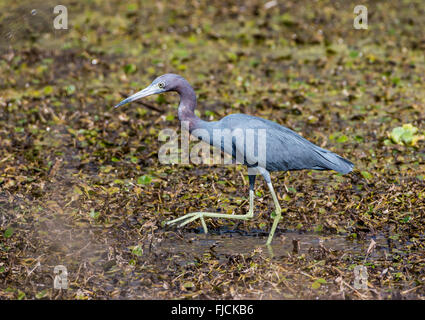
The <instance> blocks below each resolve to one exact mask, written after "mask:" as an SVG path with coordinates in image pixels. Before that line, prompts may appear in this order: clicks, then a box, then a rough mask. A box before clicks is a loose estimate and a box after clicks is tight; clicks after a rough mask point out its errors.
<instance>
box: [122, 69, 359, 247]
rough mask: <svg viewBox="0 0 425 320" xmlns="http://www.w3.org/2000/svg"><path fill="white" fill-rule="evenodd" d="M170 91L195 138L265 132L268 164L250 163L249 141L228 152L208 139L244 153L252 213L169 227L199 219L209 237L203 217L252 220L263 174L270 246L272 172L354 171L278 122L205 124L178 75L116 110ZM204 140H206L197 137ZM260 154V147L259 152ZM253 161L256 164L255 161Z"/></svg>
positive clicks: (228, 119)
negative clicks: (267, 192) (218, 132)
mask: <svg viewBox="0 0 425 320" xmlns="http://www.w3.org/2000/svg"><path fill="white" fill-rule="evenodd" d="M167 91H175V92H177V93H178V94H179V95H180V104H179V109H178V116H179V120H180V121H182V122H183V121H185V122H186V123H188V129H189V132H190V133H191V134H193V133H194V132H195V131H196V130H198V129H203V130H206V131H207V132H209V133H212V132H213V131H214V130H217V129H221V130H222V129H227V130H228V131H227V132H229V133H231V132H233V131H235V130H236V129H241V130H242V131H244V130H252V129H254V130H261V129H262V130H265V132H266V134H265V144H266V145H265V146H264V147H265V152H264V153H265V154H266V161H265V162H264V163H261V164H260V163H259V162H256V164H253V163H255V159H254V160H253V159H249V157H248V156H247V154H246V153H245V151H243V150H242V151H241V149H242V148H244V146H246V144H247V143H248V142H249V141H245V142H243V143H242V144H241V143H238V142H237V141H235V139H233V138H232V139H231V147H230V148H227V147H226V146H225V145H223V141H221V140H220V142H219V144H218V145H217V144H216V143H214V142H213V141H212V140H211V139H205V140H206V141H205V142H207V143H209V144H211V145H215V146H216V147H218V148H221V150H222V151H223V152H225V153H228V154H230V155H231V156H232V158H235V157H236V155H237V154H238V152H242V154H243V155H242V156H243V160H242V162H243V163H244V164H245V165H247V166H248V178H249V185H250V187H249V211H248V213H246V214H241V215H233V214H223V213H214V212H192V213H188V214H186V215H184V216H182V217H180V218H177V219H174V220H172V221H168V222H167V224H168V225H172V224H177V223H179V226H180V227H182V226H184V225H186V224H188V223H190V222H192V221H194V220H196V219H200V221H201V223H202V226H203V228H204V231H205V233H208V229H207V226H206V224H205V221H204V217H210V218H227V219H240V220H249V219H251V218H253V216H254V211H253V210H254V208H253V207H254V183H255V178H256V175H257V173H259V174H261V175H262V176H263V178H264V179H265V181H266V183H267V186H268V188H269V190H270V193H271V195H272V197H273V202H274V205H275V213H276V215H275V218H274V221H273V225H272V228H271V230H270V234H269V237H268V239H267V243H266V244H267V245H269V244H270V243H271V241H272V239H273V235H274V233H275V230H276V227H277V224H278V223H279V221H280V218H281V208H280V205H279V202H278V199H277V196H276V193H275V191H274V189H273V185H272V183H271V179H270V173H269V172H270V171H293V170H302V169H314V170H335V171H337V172H340V173H343V174H346V173H349V172H350V171H352V169H353V167H354V164H353V163H352V162H350V161H348V160H346V159H344V158H342V157H340V156H339V155H337V154H335V153H333V152H331V151H329V150H325V149H323V148H320V147H318V146H317V145H315V144H313V143H311V142H310V141H308V140H306V139H304V138H303V137H301V136H300V135H298V134H297V133H295V132H294V131H292V130H290V129H288V128H286V127H283V126H281V125H279V124H277V123H276V122H273V121H269V120H265V119H262V118H259V117H255V116H250V115H246V114H231V115H228V116H225V117H224V118H222V119H221V120H219V121H211V122H207V121H203V120H201V119H200V118H199V117H197V116H196V115H195V113H194V111H195V107H196V94H195V91H194V90H193V88H192V87H191V86H190V84H189V83H188V82H187V80H186V79H184V78H183V77H181V76H179V75H176V74H164V75H162V76H160V77H158V78H156V79H155V80H154V81H153V82H152V83H151V84H150V85H149V86H148V87H147V88H145V89H143V90H141V91H139V92H137V93H135V94H133V95H132V96H130V97H128V98H127V99H125V100H123V101H121V102H120V103H119V104H118V105H116V106H115V108H117V107H119V106H122V105H124V104H127V103H129V102H132V101H135V100H137V99H140V98H143V97H147V96H150V95H153V94H159V93H163V92H167ZM245 137H246V138H247V139H248V140H249V139H256V141H259V140H258V139H259V138H258V134H257V133H255V135H254V136H253V138H248V136H247V135H246V136H245ZM198 138H200V139H201V140H203V137H198ZM255 150H257V152H258V150H259V149H258V147H257V149H255ZM252 160H253V161H252Z"/></svg>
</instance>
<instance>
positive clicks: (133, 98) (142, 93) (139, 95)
mask: <svg viewBox="0 0 425 320" xmlns="http://www.w3.org/2000/svg"><path fill="white" fill-rule="evenodd" d="M160 92H161V91H160V90H159V88H158V87H157V86H154V85H150V86H149V87H147V88H145V89H143V90H142V91H139V92H137V93H135V94H133V95H132V96H130V97H128V98H127V99H124V100H123V101H121V102H120V103H118V104H117V105H116V106H115V107H114V109H116V108H118V107H120V106H122V105H124V104H127V103H130V102H132V101H136V100H138V99H141V98H144V97H147V96H150V95H153V94H155V93H160Z"/></svg>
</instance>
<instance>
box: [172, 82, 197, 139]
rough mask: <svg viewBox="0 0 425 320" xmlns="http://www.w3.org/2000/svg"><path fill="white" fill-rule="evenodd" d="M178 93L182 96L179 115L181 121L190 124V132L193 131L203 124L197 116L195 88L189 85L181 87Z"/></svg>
mask: <svg viewBox="0 0 425 320" xmlns="http://www.w3.org/2000/svg"><path fill="white" fill-rule="evenodd" d="M176 91H177V92H178V93H179V95H180V104H179V110H178V115H179V119H180V121H188V122H189V130H190V131H192V130H193V129H195V128H196V127H197V125H199V123H200V122H202V120H201V119H199V118H198V117H197V116H196V115H195V107H196V94H195V91H194V90H193V88H192V87H191V86H190V85H189V84H187V85H184V86H179V87H178V88H177V89H176Z"/></svg>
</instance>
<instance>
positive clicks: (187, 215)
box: [165, 212, 196, 225]
mask: <svg viewBox="0 0 425 320" xmlns="http://www.w3.org/2000/svg"><path fill="white" fill-rule="evenodd" d="M195 214H196V212H192V213H188V214H185V215H184V216H182V217H180V218H177V219H174V220H171V221H167V222H166V223H165V224H166V225H173V224H176V223H178V222H179V221H182V220H186V219H189V218H191V217H193V216H194V215H195Z"/></svg>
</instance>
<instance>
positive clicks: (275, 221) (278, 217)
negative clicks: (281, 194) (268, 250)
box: [266, 182, 282, 245]
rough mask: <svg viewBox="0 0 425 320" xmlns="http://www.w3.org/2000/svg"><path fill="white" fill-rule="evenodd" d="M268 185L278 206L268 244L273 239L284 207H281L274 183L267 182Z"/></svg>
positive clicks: (275, 204) (276, 206)
mask: <svg viewBox="0 0 425 320" xmlns="http://www.w3.org/2000/svg"><path fill="white" fill-rule="evenodd" d="M267 186H268V187H269V190H270V192H271V194H272V197H273V202H274V206H275V208H276V216H275V218H274V221H273V226H272V229H271V230H270V233H269V238H268V239H267V242H266V244H267V245H269V244H270V243H271V242H272V240H273V235H274V232H275V231H276V227H277V224H278V223H279V221H280V217H281V212H282V209H281V208H280V205H279V201H278V200H277V196H276V193H275V192H274V189H273V185H272V183H271V182H269V183H267Z"/></svg>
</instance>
